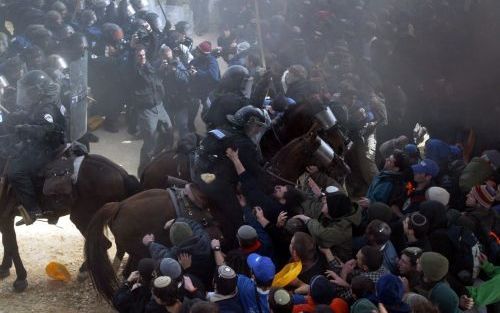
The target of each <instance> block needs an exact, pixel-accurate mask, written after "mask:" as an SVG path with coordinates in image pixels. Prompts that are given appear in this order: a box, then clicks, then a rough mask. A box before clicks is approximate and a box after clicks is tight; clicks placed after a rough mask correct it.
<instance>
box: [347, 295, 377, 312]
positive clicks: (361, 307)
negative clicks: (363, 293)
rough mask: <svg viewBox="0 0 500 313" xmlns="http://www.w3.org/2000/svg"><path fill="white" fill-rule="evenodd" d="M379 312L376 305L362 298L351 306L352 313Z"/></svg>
mask: <svg viewBox="0 0 500 313" xmlns="http://www.w3.org/2000/svg"><path fill="white" fill-rule="evenodd" d="M374 310H375V311H376V310H377V307H376V306H375V304H373V303H372V302H371V301H370V300H368V299H365V298H361V299H359V300H357V301H356V302H354V304H353V305H352V306H351V313H372V312H373V311H374Z"/></svg>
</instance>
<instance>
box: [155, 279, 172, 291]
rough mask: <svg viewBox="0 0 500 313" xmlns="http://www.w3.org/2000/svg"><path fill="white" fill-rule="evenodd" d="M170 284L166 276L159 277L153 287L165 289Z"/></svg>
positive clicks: (170, 280)
mask: <svg viewBox="0 0 500 313" xmlns="http://www.w3.org/2000/svg"><path fill="white" fill-rule="evenodd" d="M171 282H172V278H170V277H168V276H160V277H158V278H156V279H155V281H154V283H153V285H154V286H155V287H156V288H165V287H168V286H169V285H170V283H171Z"/></svg>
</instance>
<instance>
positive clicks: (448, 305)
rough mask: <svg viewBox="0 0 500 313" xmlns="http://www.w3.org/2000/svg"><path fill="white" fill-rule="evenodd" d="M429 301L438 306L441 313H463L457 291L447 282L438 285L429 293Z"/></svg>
mask: <svg viewBox="0 0 500 313" xmlns="http://www.w3.org/2000/svg"><path fill="white" fill-rule="evenodd" d="M429 300H430V301H431V302H432V303H433V304H435V305H437V306H438V308H439V312H441V313H461V312H462V310H460V309H459V307H458V305H459V299H458V296H457V294H456V293H455V291H453V289H451V288H450V286H449V285H448V284H447V283H445V282H439V283H437V284H436V285H435V286H434V287H433V288H432V289H431V290H430V292H429Z"/></svg>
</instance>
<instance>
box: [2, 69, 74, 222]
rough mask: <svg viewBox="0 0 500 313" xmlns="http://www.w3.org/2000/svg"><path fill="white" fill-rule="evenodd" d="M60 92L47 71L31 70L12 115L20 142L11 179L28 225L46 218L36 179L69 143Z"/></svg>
mask: <svg viewBox="0 0 500 313" xmlns="http://www.w3.org/2000/svg"><path fill="white" fill-rule="evenodd" d="M59 92H60V91H59V85H57V84H56V83H54V82H53V81H52V79H50V77H49V76H48V75H47V74H46V73H45V72H43V71H40V70H34V71H30V72H28V73H27V74H26V75H25V76H24V77H23V78H21V80H20V81H19V83H18V97H17V100H18V106H19V110H18V111H16V112H13V113H12V114H10V115H9V116H8V123H9V124H10V125H12V126H14V128H15V133H16V135H17V137H18V139H19V143H18V144H17V145H16V146H17V147H18V149H17V153H16V154H15V155H14V156H13V157H12V158H11V159H10V160H9V165H8V169H7V177H8V180H9V182H10V184H11V185H12V187H13V189H14V191H15V193H16V195H17V197H18V200H19V201H20V202H21V204H22V206H23V207H20V211H21V215H22V216H23V222H24V223H25V224H26V225H31V224H33V223H34V222H35V220H36V219H37V218H40V217H41V216H42V215H43V213H42V210H41V209H40V207H39V205H38V202H37V196H36V191H35V186H34V183H33V178H34V177H35V176H36V175H37V174H38V173H39V172H40V170H42V169H43V168H44V166H45V165H46V164H47V163H48V162H50V161H51V160H52V159H53V158H54V157H55V155H56V151H57V150H58V148H60V146H61V145H62V144H64V142H65V129H66V122H65V118H64V109H63V107H62V106H61V103H60V99H59Z"/></svg>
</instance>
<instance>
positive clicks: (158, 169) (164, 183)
mask: <svg viewBox="0 0 500 313" xmlns="http://www.w3.org/2000/svg"><path fill="white" fill-rule="evenodd" d="M199 141H200V137H199V136H198V135H196V134H195V133H190V134H187V135H186V136H184V137H183V138H181V139H180V140H179V144H178V146H177V149H175V150H167V151H163V152H161V153H160V154H158V155H157V156H155V157H154V159H153V160H152V161H151V162H150V163H149V164H148V165H146V167H145V168H144V171H143V172H142V174H141V184H142V187H143V189H145V190H147V189H153V188H162V189H165V188H167V187H170V186H171V185H172V183H171V182H170V181H169V177H175V178H178V179H182V180H185V181H190V180H191V174H190V162H189V153H190V152H191V151H193V150H195V149H196V147H197V146H198V143H199Z"/></svg>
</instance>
